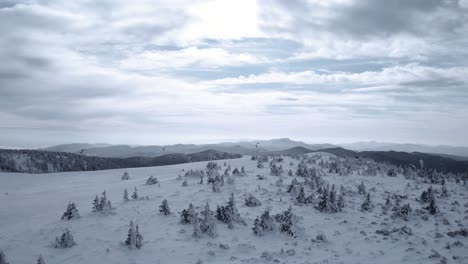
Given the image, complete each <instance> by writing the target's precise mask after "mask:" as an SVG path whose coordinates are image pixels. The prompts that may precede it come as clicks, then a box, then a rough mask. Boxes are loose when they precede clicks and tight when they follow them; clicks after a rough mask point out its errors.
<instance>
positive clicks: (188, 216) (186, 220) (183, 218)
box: [180, 203, 198, 225]
mask: <svg viewBox="0 0 468 264" xmlns="http://www.w3.org/2000/svg"><path fill="white" fill-rule="evenodd" d="M196 217H198V216H197V213H196V212H195V208H194V207H193V204H192V203H190V204H189V207H188V209H184V210H182V212H180V223H181V224H184V225H185V224H191V223H192V222H193V221H194V218H196Z"/></svg>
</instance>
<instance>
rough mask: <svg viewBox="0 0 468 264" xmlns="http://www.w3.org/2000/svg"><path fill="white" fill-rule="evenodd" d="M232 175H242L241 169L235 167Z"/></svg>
mask: <svg viewBox="0 0 468 264" xmlns="http://www.w3.org/2000/svg"><path fill="white" fill-rule="evenodd" d="M232 176H240V171H239V169H237V168H234V170H233V171H232Z"/></svg>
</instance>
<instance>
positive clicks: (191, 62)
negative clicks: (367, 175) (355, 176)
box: [0, 0, 468, 147]
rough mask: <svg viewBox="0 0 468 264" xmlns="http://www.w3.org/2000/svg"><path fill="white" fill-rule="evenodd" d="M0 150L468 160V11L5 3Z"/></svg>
mask: <svg viewBox="0 0 468 264" xmlns="http://www.w3.org/2000/svg"><path fill="white" fill-rule="evenodd" d="M0 36H1V37H0V62H1V63H0V146H18V147H36V146H44V145H51V144H58V143H67V142H68V143H70V142H107V143H129V144H170V143H189V142H191V143H201V142H216V141H223V140H235V139H248V138H277V137H290V138H293V139H299V140H305V141H307V142H312V143H313V142H329V143H342V142H351V141H361V140H377V141H391V142H410V143H426V144H449V145H468V137H467V135H468V132H467V131H468V48H467V47H468V0H459V1H456V0H440V1H439V0H359V1H357V0H354V1H353V0H327V1H322V0H311V1H290V0H288V1H286V0H284V1H268V0H265V1H263V0H259V1H252V0H236V1H230V0H220V1H197V0H190V1H183V0H180V1H179V0H168V1H154V0H132V1H129V0H99V1H95V0H73V1H64V0H0Z"/></svg>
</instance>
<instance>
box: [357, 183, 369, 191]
mask: <svg viewBox="0 0 468 264" xmlns="http://www.w3.org/2000/svg"><path fill="white" fill-rule="evenodd" d="M366 193H367V192H366V185H364V182H363V181H361V184H359V185H358V194H366Z"/></svg>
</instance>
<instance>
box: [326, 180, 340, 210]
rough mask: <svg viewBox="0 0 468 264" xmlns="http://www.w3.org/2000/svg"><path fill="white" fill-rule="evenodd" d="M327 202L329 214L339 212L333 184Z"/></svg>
mask: <svg viewBox="0 0 468 264" xmlns="http://www.w3.org/2000/svg"><path fill="white" fill-rule="evenodd" d="M327 188H328V187H327ZM328 201H329V202H330V212H331V213H336V212H338V211H340V208H339V207H338V204H337V201H336V190H335V185H334V184H333V185H332V188H331V190H330V193H329V199H328Z"/></svg>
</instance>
